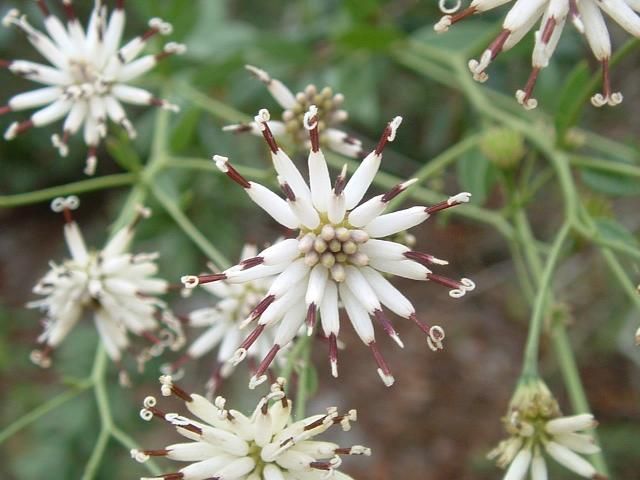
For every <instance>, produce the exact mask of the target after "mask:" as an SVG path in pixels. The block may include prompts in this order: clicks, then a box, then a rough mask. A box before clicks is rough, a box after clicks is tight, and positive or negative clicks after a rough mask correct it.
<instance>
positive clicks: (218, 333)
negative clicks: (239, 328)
mask: <svg viewBox="0 0 640 480" xmlns="http://www.w3.org/2000/svg"><path fill="white" fill-rule="evenodd" d="M227 328H228V326H227V325H225V324H224V323H222V322H220V323H218V324H216V325H214V326H212V327H211V328H209V329H208V330H207V331H206V332H204V333H203V334H202V335H200V336H199V337H198V338H196V339H195V340H194V342H193V343H192V344H191V346H190V347H189V350H187V354H188V355H189V356H190V357H191V358H200V357H201V356H203V355H205V354H206V353H208V352H210V351H211V350H212V349H213V348H215V346H216V345H217V344H218V343H219V342H220V340H221V339H222V337H223V335H224V334H225V333H226V331H227Z"/></svg>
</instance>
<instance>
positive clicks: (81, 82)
mask: <svg viewBox="0 0 640 480" xmlns="http://www.w3.org/2000/svg"><path fill="white" fill-rule="evenodd" d="M69 71H70V73H71V76H72V77H73V79H74V81H75V83H74V84H73V85H72V86H70V87H68V88H67V92H68V93H69V94H70V95H71V96H73V97H74V98H89V97H91V96H93V95H95V94H99V95H102V94H104V93H106V92H107V91H108V89H109V84H108V83H107V82H105V81H104V80H103V79H102V75H101V72H100V71H99V70H98V69H97V68H96V67H95V66H94V65H93V64H92V63H91V62H88V61H86V60H79V59H73V60H70V61H69Z"/></svg>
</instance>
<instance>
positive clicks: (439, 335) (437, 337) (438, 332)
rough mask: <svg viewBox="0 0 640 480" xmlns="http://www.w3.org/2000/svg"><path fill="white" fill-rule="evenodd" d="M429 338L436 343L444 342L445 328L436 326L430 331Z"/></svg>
mask: <svg viewBox="0 0 640 480" xmlns="http://www.w3.org/2000/svg"><path fill="white" fill-rule="evenodd" d="M429 337H430V338H431V339H433V341H434V342H442V340H444V337H445V333H444V330H443V328H442V327H441V326H439V325H434V326H433V327H431V328H430V329H429Z"/></svg>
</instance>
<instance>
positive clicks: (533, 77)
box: [522, 67, 540, 105]
mask: <svg viewBox="0 0 640 480" xmlns="http://www.w3.org/2000/svg"><path fill="white" fill-rule="evenodd" d="M539 74H540V67H534V68H533V70H531V74H530V75H529V79H528V80H527V83H526V85H525V86H524V89H523V90H524V97H523V99H522V104H523V105H526V104H527V102H528V101H529V99H530V98H531V95H532V94H533V88H534V87H535V86H536V82H537V81H538V75H539Z"/></svg>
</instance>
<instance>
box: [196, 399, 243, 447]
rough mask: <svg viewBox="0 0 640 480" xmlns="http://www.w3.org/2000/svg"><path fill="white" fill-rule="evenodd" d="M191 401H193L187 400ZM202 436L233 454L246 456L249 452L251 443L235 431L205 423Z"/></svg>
mask: <svg viewBox="0 0 640 480" xmlns="http://www.w3.org/2000/svg"><path fill="white" fill-rule="evenodd" d="M186 403H191V402H186ZM201 428H202V438H203V439H204V440H206V441H207V442H209V443H211V444H212V445H215V446H218V447H220V448H221V449H223V450H224V451H225V452H227V453H230V454H231V455H237V456H244V455H247V453H249V445H248V444H247V442H245V441H244V440H242V439H241V438H240V437H238V436H237V435H235V434H234V433H231V432H227V431H225V430H222V429H220V428H215V427H209V426H206V425H203V426H202V427H201Z"/></svg>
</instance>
